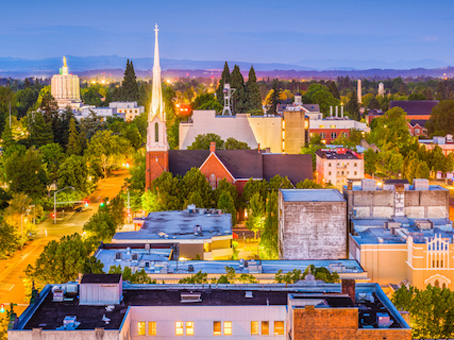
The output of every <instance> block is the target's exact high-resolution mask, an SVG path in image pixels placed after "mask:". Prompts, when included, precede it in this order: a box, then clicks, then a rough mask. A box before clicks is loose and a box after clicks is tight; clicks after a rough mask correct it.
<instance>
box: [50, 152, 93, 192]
mask: <svg viewBox="0 0 454 340" xmlns="http://www.w3.org/2000/svg"><path fill="white" fill-rule="evenodd" d="M57 175H58V187H60V188H64V187H68V186H72V187H74V188H75V189H76V190H77V191H79V192H80V193H82V194H83V195H85V194H88V179H87V177H88V168H87V164H86V162H85V161H84V159H83V157H81V156H76V155H71V156H69V157H68V158H66V159H65V161H64V162H63V163H62V164H61V166H60V169H58V173H57Z"/></svg>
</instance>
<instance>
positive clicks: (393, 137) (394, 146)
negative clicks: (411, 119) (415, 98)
mask: <svg viewBox="0 0 454 340" xmlns="http://www.w3.org/2000/svg"><path fill="white" fill-rule="evenodd" d="M406 115H407V114H406V112H405V111H404V110H403V109H401V108H400V107H393V108H392V109H390V110H388V111H387V112H386V113H385V114H384V115H383V116H381V117H379V118H376V119H377V123H376V126H375V128H374V129H373V130H372V133H371V137H372V140H373V142H374V143H375V144H376V145H377V146H378V147H379V148H380V149H381V150H394V151H397V152H402V151H403V150H404V149H405V147H407V146H408V145H409V144H410V142H411V140H412V137H411V135H410V132H409V131H408V125H407V117H406Z"/></svg>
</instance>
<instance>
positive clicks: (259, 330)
mask: <svg viewBox="0 0 454 340" xmlns="http://www.w3.org/2000/svg"><path fill="white" fill-rule="evenodd" d="M223 323H224V327H222V326H223V325H222V324H223ZM260 325H261V327H260ZM194 329H195V325H194V321H186V322H184V321H176V322H175V335H188V336H191V335H194V333H195V330H194ZM147 334H148V336H156V321H148V332H147V322H145V321H139V322H137V335H140V336H146V335H147ZM222 334H224V335H232V321H224V322H222V321H213V335H222ZM260 334H261V335H270V322H269V321H261V322H260V321H251V335H260ZM273 334H274V335H284V321H274V332H273Z"/></svg>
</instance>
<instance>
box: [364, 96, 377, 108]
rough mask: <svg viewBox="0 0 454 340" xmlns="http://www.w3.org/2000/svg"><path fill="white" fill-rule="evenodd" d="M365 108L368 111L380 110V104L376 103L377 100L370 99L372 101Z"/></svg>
mask: <svg viewBox="0 0 454 340" xmlns="http://www.w3.org/2000/svg"><path fill="white" fill-rule="evenodd" d="M367 108H368V109H369V110H378V109H379V108H380V103H379V102H378V100H377V98H375V97H372V99H371V100H370V101H369V104H368V105H367Z"/></svg>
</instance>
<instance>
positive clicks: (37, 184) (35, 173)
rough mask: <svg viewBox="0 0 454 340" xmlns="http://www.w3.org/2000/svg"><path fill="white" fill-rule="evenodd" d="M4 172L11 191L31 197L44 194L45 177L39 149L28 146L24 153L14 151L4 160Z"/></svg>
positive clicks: (35, 197)
mask: <svg viewBox="0 0 454 340" xmlns="http://www.w3.org/2000/svg"><path fill="white" fill-rule="evenodd" d="M5 172H6V179H7V181H8V183H9V188H10V190H11V191H12V192H23V193H26V194H27V195H29V196H30V197H32V198H33V199H37V198H39V197H41V196H42V195H43V194H44V192H45V189H46V183H47V177H46V173H45V171H44V168H43V165H42V156H41V154H40V153H39V151H37V150H34V149H33V148H30V149H28V150H27V151H26V152H25V153H24V154H20V153H19V152H18V151H16V152H14V153H13V154H12V155H11V156H10V157H9V158H8V159H7V160H6V162H5Z"/></svg>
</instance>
